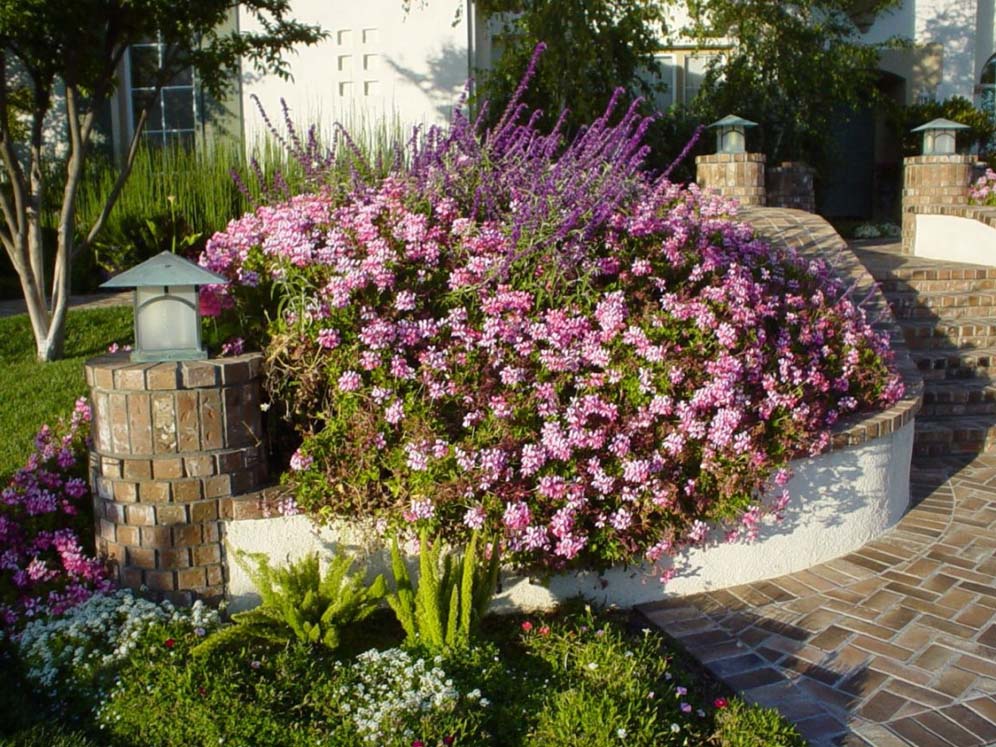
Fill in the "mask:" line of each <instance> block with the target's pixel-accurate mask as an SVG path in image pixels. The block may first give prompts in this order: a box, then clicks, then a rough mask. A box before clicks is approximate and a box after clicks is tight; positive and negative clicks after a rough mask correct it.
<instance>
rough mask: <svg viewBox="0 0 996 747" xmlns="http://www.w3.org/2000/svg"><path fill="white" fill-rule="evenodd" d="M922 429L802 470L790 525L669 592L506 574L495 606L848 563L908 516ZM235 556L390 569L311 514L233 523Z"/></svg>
mask: <svg viewBox="0 0 996 747" xmlns="http://www.w3.org/2000/svg"><path fill="white" fill-rule="evenodd" d="M912 453H913V422H912V421H911V422H909V423H908V424H907V425H905V426H904V427H903V428H901V429H900V430H899V431H897V432H895V433H892V434H890V435H888V436H883V437H881V438H877V439H874V440H872V441H868V442H866V443H864V444H861V445H859V446H852V447H848V448H845V449H841V450H838V451H832V452H828V453H826V454H823V455H821V456H819V457H815V458H812V459H805V460H799V461H796V462H794V463H793V468H794V469H795V477H794V478H793V479H792V481H791V482H790V483H789V485H788V488H789V491H790V492H791V494H792V501H791V503H790V504H789V506H788V508H787V510H786V512H785V519H784V521H783V522H782V523H781V524H777V525H770V526H766V527H765V528H764V529H763V530H762V532H761V536H760V538H759V539H758V540H757V541H756V542H753V543H751V544H732V545H725V544H724V545H718V546H712V547H709V548H706V549H696V550H693V551H690V552H688V553H686V554H685V555H684V556H683V557H682V558H681V569H682V570H681V572H680V573H679V575H678V576H677V577H676V578H675V579H673V580H672V581H670V582H669V583H668V585H667V587H666V588H665V587H662V586H661V585H660V583H659V582H657V581H656V580H655V578H654V577H653V576H650V575H648V573H647V571H646V570H645V569H641V568H635V567H634V568H629V569H622V568H616V569H612V570H610V571H608V572H606V573H603V574H596V573H590V572H583V573H571V574H564V575H561V576H556V577H554V578H553V579H551V581H550V583H549V584H548V585H542V584H539V583H534V582H532V581H530V580H529V579H528V578H522V577H516V576H511V575H509V576H506V577H505V578H504V579H503V582H502V586H503V590H502V592H501V594H499V595H498V598H497V600H496V602H495V608H496V609H497V610H499V611H501V610H509V611H510V610H513V609H514V610H531V609H538V608H544V607H550V606H553V605H554V604H556V603H557V602H558V601H560V600H564V599H568V598H570V597H572V596H576V595H577V594H583V595H584V596H585V597H587V598H589V599H591V600H593V601H597V602H599V603H604V604H617V605H620V606H623V607H628V606H631V605H634V604H641V603H644V602H650V601H654V600H658V599H662V598H664V597H666V596H683V595H687V594H694V593H697V592H701V591H708V590H715V589H722V588H726V587H729V586H736V585H738V584H744V583H748V582H751V581H760V580H762V579H766V578H774V577H777V576H781V575H784V574H786V573H793V572H795V571H800V570H802V569H804V568H809V567H811V566H814V565H817V564H819V563H822V562H825V561H827V560H832V559H833V558H836V557H839V556H841V555H845V554H847V553H849V552H851V551H853V550H856V549H857V548H859V547H861V546H862V545H864V544H866V543H867V542H869V541H870V540H872V539H874V538H875V537H877V536H879V535H880V534H882V532H884V531H885V530H886V529H888V528H889V527H890V526H892V525H893V524H895V523H896V522H897V521H899V519H900V518H901V517H902V515H903V512H904V511H905V510H906V507H907V504H908V502H909V495H910V490H909V483H910V458H911V456H912ZM227 541H228V544H229V547H230V548H237V549H241V550H245V551H250V552H262V553H266V554H267V555H269V556H270V557H271V558H272V559H273V560H274V562H277V563H279V562H283V561H285V560H287V559H291V560H293V559H297V558H300V557H301V556H303V555H305V554H306V553H309V552H313V551H315V550H317V551H319V552H324V553H328V552H330V551H333V550H335V551H338V550H339V548H343V547H344V549H346V550H347V551H349V552H353V553H356V554H359V555H362V556H364V557H365V558H366V559H367V560H368V562H370V563H371V568H372V572H374V573H376V572H378V571H382V570H383V569H384V568H385V567H386V562H385V561H386V558H385V557H384V552H383V550H382V549H381V548H379V547H377V545H376V541H375V540H374V539H372V532H370V531H369V530H368V531H364V530H361V529H358V528H356V527H350V526H347V525H339V526H337V527H335V528H324V529H320V530H319V529H316V528H315V527H313V526H312V525H311V523H310V521H309V520H308V519H307V518H305V517H303V516H295V517H290V518H285V517H281V518H271V519H258V520H247V521H230V522H228V524H227ZM229 572H230V578H229V585H228V593H229V598H230V600H231V602H232V606H233V608H234V609H240V608H244V607H246V606H250V605H251V604H252V603H253V588H252V583H251V582H250V580H249V579H248V577H247V576H246V575H245V573H244V572H243V571H242V569H241V568H239V567H238V566H237V565H236V564H235V563H230V568H229Z"/></svg>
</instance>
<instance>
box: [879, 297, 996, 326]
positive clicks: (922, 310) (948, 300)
mask: <svg viewBox="0 0 996 747" xmlns="http://www.w3.org/2000/svg"><path fill="white" fill-rule="evenodd" d="M886 298H887V299H888V301H889V306H890V307H891V308H892V313H893V315H894V316H895V317H896V318H897V319H938V318H940V319H962V318H965V317H996V290H993V291H964V292H962V293H955V292H950V291H934V292H923V293H917V292H915V291H904V292H902V293H887V294H886Z"/></svg>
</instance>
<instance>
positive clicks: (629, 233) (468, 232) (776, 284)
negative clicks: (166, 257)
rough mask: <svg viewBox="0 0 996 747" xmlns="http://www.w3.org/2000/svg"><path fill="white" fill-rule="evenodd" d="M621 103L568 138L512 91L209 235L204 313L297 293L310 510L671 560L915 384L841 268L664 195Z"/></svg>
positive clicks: (271, 353)
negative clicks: (394, 151)
mask: <svg viewBox="0 0 996 747" xmlns="http://www.w3.org/2000/svg"><path fill="white" fill-rule="evenodd" d="M617 105H618V101H616V100H614V101H613V102H612V103H611V104H610V106H609V109H608V111H607V112H606V114H605V115H604V116H603V117H602V118H600V119H599V120H597V121H596V122H594V123H593V124H592V125H591V127H590V128H589V129H587V130H586V131H584V132H583V133H582V134H581V135H579V137H578V138H577V139H576V140H574V141H573V142H572V143H570V144H568V145H567V146H566V147H563V146H562V144H561V142H560V135H559V131H558V130H557V129H556V128H555V129H554V131H553V132H551V133H542V132H540V131H538V130H537V129H536V127H535V126H534V124H533V123H534V120H533V119H526V118H525V116H524V112H523V110H522V108H521V107H519V106H518V103H517V101H515V100H513V102H512V104H511V105H510V108H509V110H508V111H507V112H506V114H505V115H504V116H503V117H501V118H500V119H499V122H498V124H497V125H496V127H495V129H493V130H491V131H488V132H484V133H482V132H479V131H478V129H476V127H475V125H474V124H473V123H470V122H468V121H467V120H466V119H465V118H463V117H462V116H460V115H459V114H458V115H457V116H456V118H455V120H454V124H453V125H452V127H451V128H450V130H449V131H448V132H440V131H436V130H431V131H430V132H429V133H428V134H427V135H426V137H425V138H424V140H423V141H421V142H419V143H417V144H416V145H414V146H413V147H412V149H411V152H410V153H409V154H408V157H407V159H406V160H405V163H406V165H405V167H404V168H403V169H398V170H397V171H396V172H395V173H394V174H393V175H392V176H391V177H389V178H387V179H384V180H381V181H375V182H373V183H370V184H368V185H361V186H359V187H357V188H356V189H354V190H353V191H352V192H349V193H347V194H343V193H341V192H335V191H331V190H330V191H323V192H318V193H315V194H309V195H301V196H298V197H295V198H293V199H292V200H290V201H289V202H286V203H282V204H279V205H276V206H272V207H265V208H260V209H259V210H257V211H256V212H255V213H252V214H249V215H246V216H244V217H243V218H241V219H240V220H238V221H235V222H233V224H231V226H230V227H229V229H228V231H226V232H225V233H223V234H217V235H215V236H214V237H212V239H211V240H210V241H209V242H208V245H207V249H206V251H205V253H204V255H203V256H202V258H201V262H202V263H203V264H205V265H206V266H208V267H210V268H211V269H213V270H216V271H219V272H223V273H225V274H227V275H228V276H229V277H230V278H232V280H233V281H235V287H234V289H233V292H234V297H232V296H228V295H225V294H224V292H221V291H219V294H218V295H216V296H213V297H209V302H208V305H209V307H213V308H209V310H211V311H215V312H217V311H220V310H221V307H222V306H225V305H230V304H240V303H255V302H256V301H255V300H253V301H248V300H244V299H243V294H244V293H252V294H255V295H253V296H252V299H258V298H259V297H260V296H263V297H266V296H267V295H269V294H271V293H272V294H273V295H274V297H275V298H276V299H278V301H279V302H278V304H277V307H276V309H275V315H274V318H273V321H272V323H271V324H270V325H269V327H268V329H267V344H266V357H267V369H268V386H269V389H270V395H271V399H272V400H273V401H274V402H275V403H277V405H278V406H279V407H280V408H282V409H283V411H284V412H285V413H286V415H287V417H288V418H289V419H290V420H291V421H292V422H293V423H294V425H295V427H296V429H297V432H298V434H299V438H300V439H301V440H302V442H301V445H300V448H299V449H298V450H297V452H296V453H295V454H294V456H293V457H292V458H291V460H290V472H289V473H288V474H287V475H286V479H287V481H288V482H290V483H291V484H292V485H293V486H294V488H295V493H296V500H297V504H298V505H299V506H300V507H301V508H303V509H305V510H307V511H309V512H312V513H313V514H315V515H318V516H320V517H328V516H334V515H345V516H356V515H364V516H370V515H379V516H384V517H386V518H387V519H388V520H389V521H391V522H394V523H396V524H402V523H404V521H405V520H409V521H416V520H417V521H425V522H428V523H429V524H430V525H432V526H434V527H437V528H439V529H441V530H442V532H443V533H444V535H445V536H447V538H449V539H450V540H451V541H454V540H456V539H457V538H459V537H460V536H466V535H467V534H469V532H470V530H471V529H473V528H477V527H482V526H486V527H488V528H489V529H492V530H497V531H499V532H501V533H502V534H503V535H504V544H505V546H506V547H507V549H508V551H509V553H510V556H511V558H512V559H513V560H514V561H518V562H521V563H535V564H540V565H543V566H546V567H548V568H554V569H558V568H563V567H564V566H566V565H568V564H570V563H572V562H578V561H579V559H584V561H585V562H592V561H594V562H596V563H600V564H606V563H613V562H618V561H634V560H641V559H644V558H646V559H648V560H650V561H652V562H658V561H660V562H661V563H662V564H666V561H667V559H668V558H669V557H670V556H672V555H673V554H674V553H676V552H678V551H680V550H681V549H682V548H683V547H687V546H689V545H696V544H701V543H703V542H706V541H707V540H709V539H710V537H711V536H713V535H712V533H711V531H710V528H709V523H710V522H717V523H718V524H719V525H720V528H721V531H722V532H724V533H725V536H726V537H727V539H729V540H731V541H734V540H737V539H739V538H743V537H746V538H751V537H753V536H754V535H755V534H756V532H757V531H758V526H759V522H760V520H761V518H762V517H763V515H764V514H765V513H771V514H774V515H776V516H777V515H779V514H780V512H781V511H782V509H783V508H784V506H785V505H786V502H787V499H788V496H787V493H785V492H784V491H783V490H782V488H783V487H784V484H785V483H786V482H787V480H788V477H789V475H788V473H787V472H786V471H785V469H784V468H785V467H786V464H787V462H788V461H789V459H791V458H792V457H794V456H796V455H799V454H810V453H818V452H819V451H821V450H822V449H823V448H825V447H826V445H827V444H828V443H829V440H830V428H831V427H832V426H833V424H834V423H835V422H836V421H837V420H838V419H839V418H841V417H843V416H846V415H848V414H851V413H854V412H858V411H862V410H869V409H873V408H877V407H880V406H884V405H888V404H890V403H892V402H894V401H895V400H896V399H897V398H898V397H899V396H901V394H902V391H903V386H902V383H901V379H900V377H899V376H898V374H897V373H896V372H895V371H894V370H893V369H892V368H891V366H890V353H889V350H888V341H887V336H886V335H885V334H883V333H878V332H876V331H875V330H874V329H873V327H872V326H871V323H870V322H869V320H868V319H866V317H865V314H864V312H863V311H862V309H861V308H860V306H859V304H858V303H857V302H856V301H855V300H854V299H852V298H851V297H850V296H849V295H848V291H847V288H846V287H845V286H844V285H843V284H842V283H841V282H840V281H839V280H838V279H836V278H835V276H834V275H833V272H832V268H831V266H830V264H829V262H828V261H826V260H810V259H803V258H801V257H799V256H797V255H795V254H794V253H792V252H790V251H783V250H780V249H776V248H773V247H770V246H768V245H766V244H765V243H764V242H762V241H760V240H759V239H758V238H757V237H756V236H755V235H754V233H753V231H752V230H751V228H750V227H749V226H746V225H743V224H740V223H737V222H735V221H734V220H732V219H730V218H729V217H728V216H729V214H730V212H731V211H732V209H733V206H732V205H731V203H729V202H726V201H724V200H722V199H719V198H717V197H712V196H706V195H703V194H701V193H700V192H699V191H698V190H697V189H696V188H695V187H690V188H688V189H683V188H681V187H679V186H676V185H673V184H671V183H669V182H667V181H666V180H658V181H653V180H651V179H650V178H649V177H648V176H647V175H645V174H644V173H643V172H641V170H640V168H639V167H640V163H641V159H642V157H643V155H644V154H645V149H644V148H643V146H642V145H641V138H642V136H643V133H644V132H645V129H646V126H647V121H646V120H644V119H642V118H640V117H639V116H638V115H637V114H636V113H635V110H633V109H630V110H629V111H628V112H626V113H624V114H622V115H621V116H620V115H619V114H618V113H616V112H615V108H616V107H617ZM248 298H249V296H245V299H248ZM772 483H774V489H772ZM670 573H672V570H671V569H666V570H663V571H662V577H663V578H667V577H668V576H669V575H670Z"/></svg>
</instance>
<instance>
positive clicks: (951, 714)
mask: <svg viewBox="0 0 996 747" xmlns="http://www.w3.org/2000/svg"><path fill="white" fill-rule="evenodd" d="M939 713H943V714H944V715H945V716H947V717H948V718H949V719H951V720H952V721H954V722H955V723H956V724H960V725H961V726H963V727H964V728H966V729H968V730H969V731H970V732H972V734H974V735H975V736H976V737H978V738H979V739H980V740H981V741H982V742H983V743H985V744H988V743H989V742H990V741H996V723H993V722H992V721H989V720H987V719H985V718H983V717H982V716H980V715H979V714H977V713H976V712H975V711H973V710H971V709H969V708H966V707H965V706H962V705H955V706H951V707H949V708H944V709H942V710H941V711H939Z"/></svg>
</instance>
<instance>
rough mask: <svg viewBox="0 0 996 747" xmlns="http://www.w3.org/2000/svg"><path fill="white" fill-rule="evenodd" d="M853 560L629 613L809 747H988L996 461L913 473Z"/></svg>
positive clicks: (993, 721) (992, 722)
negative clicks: (899, 504) (795, 731)
mask: <svg viewBox="0 0 996 747" xmlns="http://www.w3.org/2000/svg"><path fill="white" fill-rule="evenodd" d="M913 479H914V490H915V491H916V497H918V498H920V500H919V502H918V503H917V505H916V507H915V508H913V509H912V510H911V511H910V512H909V513H908V514H907V515H906V516H905V517H904V518H903V520H902V521H901V522H900V523H899V524H898V525H897V526H896V527H894V528H893V529H892V530H890V531H889V532H888V533H887V534H886V535H885V536H883V537H882V538H880V539H878V540H876V541H874V542H872V543H870V544H869V545H867V546H865V547H863V548H862V549H861V550H859V551H858V552H855V553H852V554H850V555H847V556H845V557H843V558H839V559H837V560H834V561H831V562H829V563H825V564H823V565H820V566H816V567H814V568H811V569H809V570H806V571H803V572H801V573H796V574H792V575H790V576H784V577H782V578H777V579H773V580H770V581H763V582H759V583H754V584H749V585H746V586H741V587H734V588H731V589H726V590H723V591H717V592H711V593H706V594H700V595H697V596H694V597H686V598H683V599H675V600H669V601H666V602H660V603H657V604H654V605H647V606H644V607H643V608H641V611H642V612H643V613H644V614H645V615H646V616H647V617H648V618H650V619H651V620H652V621H653V622H654V623H656V624H657V625H659V626H660V627H661V628H662V629H663V630H664V631H665V632H667V633H668V634H669V635H671V636H673V637H674V638H676V639H677V640H679V641H680V642H681V644H682V645H683V646H684V647H685V648H686V649H688V651H689V652H690V653H692V654H693V655H695V656H696V657H697V658H698V659H700V660H701V661H702V662H703V663H704V664H705V665H706V667H708V668H709V669H710V670H711V671H712V672H713V673H714V674H716V675H717V676H718V677H720V678H721V679H722V680H724V681H725V682H726V683H727V684H729V685H730V686H731V687H732V688H734V689H736V690H738V691H740V692H741V693H742V694H743V695H744V696H745V697H746V698H748V699H749V700H751V701H755V702H758V703H761V704H764V705H768V706H774V707H777V708H778V709H779V710H780V711H781V712H782V713H783V714H785V716H786V717H788V718H789V719H791V720H793V721H795V722H796V723H797V724H798V726H799V729H800V730H801V731H802V732H803V733H804V734H805V735H806V737H807V738H809V739H810V740H811V743H812V744H813V745H814V746H816V745H819V746H822V745H831V744H839V745H849V746H851V745H862V746H864V745H874V747H894V746H896V747H898V746H900V745H917V746H918V747H935V746H936V747H952V746H954V747H971V746H972V745H988V744H996V697H994V696H996V585H994V583H993V577H994V575H996V454H992V455H982V456H978V457H976V458H975V459H974V460H973V461H972V462H970V463H969V464H967V465H965V464H964V460H958V459H956V458H947V459H930V460H922V461H921V463H920V464H919V465H918V467H917V468H916V469H915V470H914V472H913Z"/></svg>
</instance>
